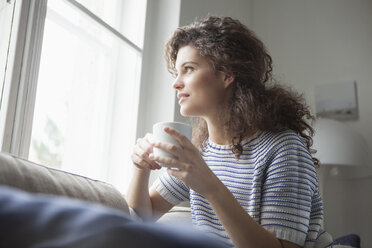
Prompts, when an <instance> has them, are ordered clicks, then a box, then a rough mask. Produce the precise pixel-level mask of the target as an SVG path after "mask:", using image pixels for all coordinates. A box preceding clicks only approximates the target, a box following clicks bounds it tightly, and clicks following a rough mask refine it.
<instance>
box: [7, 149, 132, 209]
mask: <svg viewBox="0 0 372 248" xmlns="http://www.w3.org/2000/svg"><path fill="white" fill-rule="evenodd" d="M0 184H3V185H8V186H11V187H15V188H18V189H22V190H24V191H28V192H33V193H44V194H51V195H62V196H67V197H71V198H77V199H81V200H86V201H91V202H96V203H101V204H103V205H106V206H109V207H113V208H116V209H120V210H122V211H124V212H126V213H129V210H128V205H127V203H126V201H125V199H124V198H123V196H122V195H121V193H120V192H119V191H118V190H116V189H115V188H114V187H113V186H111V185H110V184H107V183H105V182H102V181H98V180H93V179H90V178H87V177H83V176H80V175H76V174H73V173H68V172H65V171H62V170H58V169H53V168H49V167H46V166H42V165H39V164H36V163H32V162H30V161H28V160H25V159H21V158H18V157H16V156H13V155H10V154H7V153H3V152H0Z"/></svg>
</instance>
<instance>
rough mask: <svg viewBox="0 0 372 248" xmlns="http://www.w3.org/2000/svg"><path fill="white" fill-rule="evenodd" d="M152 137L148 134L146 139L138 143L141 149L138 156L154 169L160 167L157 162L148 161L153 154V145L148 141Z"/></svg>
mask: <svg viewBox="0 0 372 248" xmlns="http://www.w3.org/2000/svg"><path fill="white" fill-rule="evenodd" d="M150 135H151V134H146V136H145V138H143V139H140V140H138V141H137V145H138V146H139V148H140V150H137V154H138V155H139V156H140V157H142V158H143V159H145V160H146V161H147V162H148V163H150V164H152V165H153V166H154V167H160V166H159V165H158V164H157V163H156V162H154V161H152V160H150V159H148V156H149V154H150V153H152V152H153V145H152V144H151V143H150V142H149V141H148V138H149V136H150ZM160 168H161V167H160Z"/></svg>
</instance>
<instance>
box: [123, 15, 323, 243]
mask: <svg viewBox="0 0 372 248" xmlns="http://www.w3.org/2000/svg"><path fill="white" fill-rule="evenodd" d="M165 55H166V61H167V67H168V70H169V71H170V72H171V73H173V74H174V75H175V77H176V79H175V82H174V84H173V88H174V89H175V90H176V91H177V96H178V98H179V104H180V108H181V114H182V115H184V116H193V117H196V120H197V121H196V124H195V127H194V134H193V143H191V142H190V141H189V140H188V139H187V138H186V137H184V136H183V135H182V134H180V133H178V132H177V131H176V130H174V129H171V128H168V127H166V128H165V131H166V132H167V133H168V134H169V135H171V136H173V137H174V138H176V139H177V140H178V142H179V143H180V144H181V148H179V147H177V146H174V145H171V144H168V143H162V142H151V141H150V139H149V135H147V136H145V137H144V138H142V139H138V141H137V144H136V146H135V147H134V151H133V154H132V161H133V163H134V165H135V166H136V172H135V175H134V177H133V180H132V183H131V188H130V190H129V193H128V199H127V200H128V203H129V206H130V207H131V208H133V209H134V210H135V211H136V212H137V213H138V214H139V215H140V216H141V217H142V218H145V219H150V218H153V217H154V216H156V215H161V214H163V213H165V212H167V211H168V210H169V209H170V208H171V207H173V206H174V205H176V204H178V203H180V202H181V201H187V200H189V201H190V205H191V212H192V220H193V224H194V225H195V226H196V227H197V228H200V229H202V230H205V231H206V232H209V233H211V234H212V235H215V236H216V237H218V238H220V239H221V240H222V241H223V242H224V243H225V244H226V245H227V246H237V247H303V246H305V247H313V246H316V243H317V241H319V240H320V237H322V236H324V235H322V233H323V232H322V231H321V230H320V225H321V221H322V218H323V211H322V200H321V197H320V194H319V191H318V184H317V176H316V171H315V166H316V165H317V164H318V161H317V160H316V159H315V158H313V157H312V155H311V153H310V151H311V149H310V147H311V144H312V138H311V136H312V134H313V129H312V128H311V126H310V125H309V124H308V123H307V120H312V119H313V117H312V115H311V114H310V111H309V108H308V107H307V106H306V105H305V104H304V102H303V99H302V97H301V96H300V95H298V94H296V93H293V92H291V91H290V90H288V89H285V88H283V87H282V86H279V85H278V84H275V83H273V79H272V75H271V73H272V60H271V57H270V56H269V55H268V53H267V51H266V49H265V47H264V45H263V43H262V42H261V41H260V40H259V39H257V38H256V36H255V35H254V34H253V32H251V31H250V30H248V29H247V28H246V27H245V26H244V25H242V24H241V23H240V22H239V21H237V20H234V19H231V18H219V17H207V18H205V19H204V20H201V21H199V22H194V23H192V24H190V25H188V26H185V27H181V28H179V29H177V30H176V31H175V32H174V34H173V35H172V37H171V38H170V39H169V41H168V42H167V44H166V48H165ZM154 147H157V148H160V149H162V150H164V151H167V152H169V153H172V154H174V155H175V156H176V158H174V159H173V158H168V157H158V156H155V155H154V154H153V153H152V151H153V148H154ZM158 163H164V164H167V165H169V166H170V167H172V168H173V169H168V170H167V172H166V173H164V174H163V175H162V176H160V177H159V179H158V180H157V181H156V182H155V184H154V185H153V186H152V187H151V189H150V191H149V190H148V180H149V175H150V171H151V170H154V169H159V168H160V166H159V165H158Z"/></svg>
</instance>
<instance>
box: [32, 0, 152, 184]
mask: <svg viewBox="0 0 372 248" xmlns="http://www.w3.org/2000/svg"><path fill="white" fill-rule="evenodd" d="M145 12H146V0H116V1H115V0H110V1H104V0H100V1H96V0H94V1H93V0H90V1H89V0H81V1H69V0H66V1H61V0H49V1H48V6H47V16H46V20H45V28H44V36H43V44H42V52H41V61H40V70H39V77H38V84H37V93H36V101H35V110H34V118H33V128H32V136H31V144H30V152H29V159H30V160H32V161H35V162H38V163H42V164H45V165H48V166H52V167H55V168H61V169H63V170H67V171H71V172H74V173H79V174H82V175H84V176H88V177H91V178H95V179H99V180H105V181H108V182H110V183H112V184H114V185H115V186H116V187H117V188H118V189H119V190H121V191H125V190H126V187H127V185H126V184H127V181H128V180H125V178H126V177H125V175H129V174H130V170H131V167H132V166H130V152H131V147H132V145H133V143H134V139H135V128H136V120H137V106H138V94H139V82H140V71H141V70H140V69H141V59H142V44H143V36H144V23H145ZM92 16H93V17H92ZM97 20H98V21H97ZM99 21H101V23H99ZM102 23H103V25H102ZM123 37H124V38H123ZM128 41H129V42H128Z"/></svg>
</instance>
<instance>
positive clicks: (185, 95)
mask: <svg viewBox="0 0 372 248" xmlns="http://www.w3.org/2000/svg"><path fill="white" fill-rule="evenodd" d="M189 96H190V95H188V94H184V93H181V94H178V95H177V97H178V99H179V100H178V104H181V103H182V102H184V101H185V100H186V98H188V97H189Z"/></svg>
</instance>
